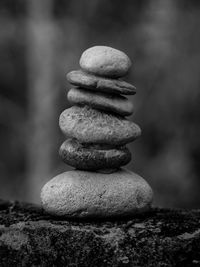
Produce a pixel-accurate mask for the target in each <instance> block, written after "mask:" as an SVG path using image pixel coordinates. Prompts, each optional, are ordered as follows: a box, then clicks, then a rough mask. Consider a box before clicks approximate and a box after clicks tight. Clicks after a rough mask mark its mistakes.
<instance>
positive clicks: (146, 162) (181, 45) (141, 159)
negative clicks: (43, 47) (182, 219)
mask: <svg viewBox="0 0 200 267" xmlns="http://www.w3.org/2000/svg"><path fill="white" fill-rule="evenodd" d="M31 1H37V2H38V5H40V4H41V5H44V7H45V4H48V1H50V0H45V1H38V0H29V1H25V0H15V1H14V0H4V1H3V0H1V1H0V25H1V30H0V57H1V60H0V88H1V90H0V127H1V130H0V146H1V154H0V177H1V179H0V185H1V186H0V197H3V198H11V199H14V198H15V199H23V200H24V199H26V200H30V199H29V196H28V195H26V191H27V188H26V186H27V183H26V180H27V179H28V175H29V173H28V167H27V166H28V165H29V163H28V162H27V161H28V158H29V157H28V155H27V153H29V151H27V146H29V143H28V142H30V141H28V140H29V138H27V136H31V134H32V129H31V125H30V123H29V120H30V113H29V106H30V105H31V102H32V101H33V99H32V97H30V96H31V95H32V94H30V88H29V87H30V84H29V78H28V77H29V76H30V68H29V67H28V66H29V65H30V62H28V61H29V56H28V53H29V46H30V42H28V38H27V36H28V30H29V28H28V27H27V24H28V21H29V19H30V17H31V14H32V13H31V12H30V8H31V5H28V3H29V2H31ZM43 10H45V8H44V9H43ZM48 12H49V10H48ZM50 12H51V14H50V16H49V17H50V18H51V21H50V22H51V23H50V27H53V26H52V25H54V27H56V28H53V30H54V31H55V36H56V37H55V44H56V45H55V48H54V54H55V56H54V69H55V71H54V72H55V74H54V75H55V77H54V79H55V81H56V87H55V90H57V92H58V95H57V96H54V95H52V98H53V97H57V98H56V100H55V102H56V107H55V106H52V104H51V103H53V102H51V101H50V102H49V104H48V103H47V105H46V107H45V108H46V112H47V113H48V112H49V111H50V110H51V109H54V110H55V118H54V119H53V120H52V122H51V124H52V128H55V129H57V130H55V133H54V135H55V136H54V140H55V143H54V144H53V145H52V144H51V150H52V153H51V154H52V161H51V162H49V161H48V162H45V161H44V162H43V164H46V165H47V169H49V170H50V173H51V175H52V176H53V175H55V174H57V173H59V172H61V171H62V170H64V169H68V167H67V166H65V165H64V164H63V163H61V162H60V159H59V157H58V153H57V150H58V147H59V144H61V142H62V141H63V140H64V137H63V136H62V134H61V133H60V132H59V129H58V125H57V120H58V116H59V113H60V112H61V110H63V109H64V108H66V107H68V106H69V103H67V100H66V92H65V87H66V81H65V77H64V76H65V74H66V73H67V72H68V71H70V70H73V69H76V68H78V60H79V57H80V54H81V53H82V51H83V50H85V49H86V48H88V47H90V46H93V45H97V44H98V45H108V46H112V47H115V48H118V49H121V50H123V51H125V52H126V53H127V54H128V55H129V57H130V58H131V59H132V61H133V68H132V71H131V72H130V74H129V76H128V77H127V80H129V81H131V82H133V83H134V84H135V85H136V86H137V88H138V94H137V95H136V96H134V97H131V100H132V101H133V102H134V104H135V114H134V115H133V116H132V117H131V118H130V119H132V120H134V121H136V122H137V123H138V124H139V125H140V126H141V128H142V130H143V135H142V137H141V138H140V139H139V140H138V141H136V142H134V143H133V144H131V145H130V148H131V150H132V154H133V160H132V162H131V163H130V164H129V166H128V167H129V168H130V169H132V170H135V171H136V172H138V173H140V174H141V175H143V176H144V177H145V179H147V180H148V182H149V183H150V184H151V185H152V187H153V189H154V191H155V204H156V205H161V206H166V207H187V208H196V207H199V205H200V195H199V189H200V165H199V162H200V139H199V136H200V119H199V115H200V105H199V103H200V101H199V100H200V90H199V86H200V75H199V65H200V35H199V26H200V3H199V1H197V0H192V1H186V0H183V1H181V0H176V1H174V0H166V1H161V0H155V1H150V0H137V1H131V0H127V1H125V2H124V1H120V0H117V1H116V0H115V1H114V0H109V1H107V0H101V1H100V0H93V1H86V0H83V1H78V0H74V1H72V0H69V1H64V0H60V1H52V10H50ZM44 13H45V12H44ZM45 22H46V14H44V21H43V23H45ZM47 23H49V19H48V20H47ZM33 46H34V44H33ZM41 56H44V57H45V55H41ZM67 87H68V88H70V85H69V84H68V85H67ZM33 95H34V94H33ZM37 116H38V114H37ZM38 117H39V116H38ZM38 117H36V118H34V120H37V119H39V118H38ZM40 131H45V129H40ZM50 143H51V141H50ZM47 145H48V143H47ZM42 146H43V144H42V143H41V144H38V147H42ZM49 146H50V144H49ZM44 149H46V148H44ZM35 150H36V157H37V147H35ZM53 155H54V156H53ZM38 156H39V155H38ZM50 178H51V177H48V179H50ZM31 179H33V178H31ZM48 179H47V177H45V179H43V180H41V184H42V183H44V180H48ZM39 186H41V185H39Z"/></svg>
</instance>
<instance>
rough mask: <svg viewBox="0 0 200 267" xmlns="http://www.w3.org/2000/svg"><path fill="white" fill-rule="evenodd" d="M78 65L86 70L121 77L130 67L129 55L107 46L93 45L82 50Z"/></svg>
mask: <svg viewBox="0 0 200 267" xmlns="http://www.w3.org/2000/svg"><path fill="white" fill-rule="evenodd" d="M80 66H81V68H82V69H83V70H85V71H87V72H91V73H94V74H96V75H100V76H107V77H117V78H118V77H122V76H125V75H126V74H127V72H128V71H129V69H130V67H131V61H130V59H129V57H128V56H127V55H126V54H125V53H124V52H122V51H120V50H117V49H115V48H112V47H108V46H93V47H91V48H88V49H87V50H85V51H84V52H83V54H82V55H81V58H80Z"/></svg>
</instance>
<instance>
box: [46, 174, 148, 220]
mask: <svg viewBox="0 0 200 267" xmlns="http://www.w3.org/2000/svg"><path fill="white" fill-rule="evenodd" d="M152 198H153V192H152V190H151V188H150V186H149V184H148V183H147V182H146V181H145V180H144V179H143V178H142V177H140V176H139V175H138V174H136V173H134V172H131V171H128V170H125V169H120V170H118V171H116V172H114V173H111V174H103V173H97V172H88V171H80V170H73V171H68V172H64V173H61V174H59V175H57V176H56V177H54V178H53V179H51V180H50V181H49V182H47V183H46V184H45V185H44V187H43V188H42V192H41V200H42V205H43V207H44V209H45V210H46V211H47V212H48V213H50V214H55V215H61V216H63V215H64V216H66V217H70V218H71V217H77V218H78V217H81V218H83V217H84V218H97V217H98V218H108V217H116V216H127V215H134V214H136V213H138V212H143V211H144V210H147V209H149V208H150V205H151V203H152Z"/></svg>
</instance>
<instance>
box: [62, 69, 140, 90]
mask: <svg viewBox="0 0 200 267" xmlns="http://www.w3.org/2000/svg"><path fill="white" fill-rule="evenodd" d="M67 80H68V81H69V82H70V83H71V84H73V85H76V86H80V87H82V88H86V89H89V90H92V91H98V92H104V93H111V94H112V93H114V94H122V95H134V94H135V93H136V88H135V86H133V85H132V84H130V83H127V82H125V81H122V80H117V79H107V78H104V77H98V76H95V75H92V74H89V73H85V72H83V71H82V70H74V71H71V72H69V73H68V74H67Z"/></svg>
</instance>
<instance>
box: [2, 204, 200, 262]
mask: <svg viewBox="0 0 200 267" xmlns="http://www.w3.org/2000/svg"><path fill="white" fill-rule="evenodd" d="M199 221H200V211H184V210H168V209H158V208H154V209H152V210H151V211H150V212H146V213H143V214H138V215H137V216H135V217H134V218H126V219H124V220H121V219H119V218H118V219H115V220H112V221H75V220H73V221H72V220H71V221H70V220H66V219H64V218H58V217H52V216H50V215H48V214H45V212H44V211H43V210H42V209H41V208H40V207H37V206H34V205H30V204H24V203H17V202H13V203H11V202H5V201H0V266H81V267H84V266H184V267H185V266H186V267H187V266H200V226H199Z"/></svg>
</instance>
